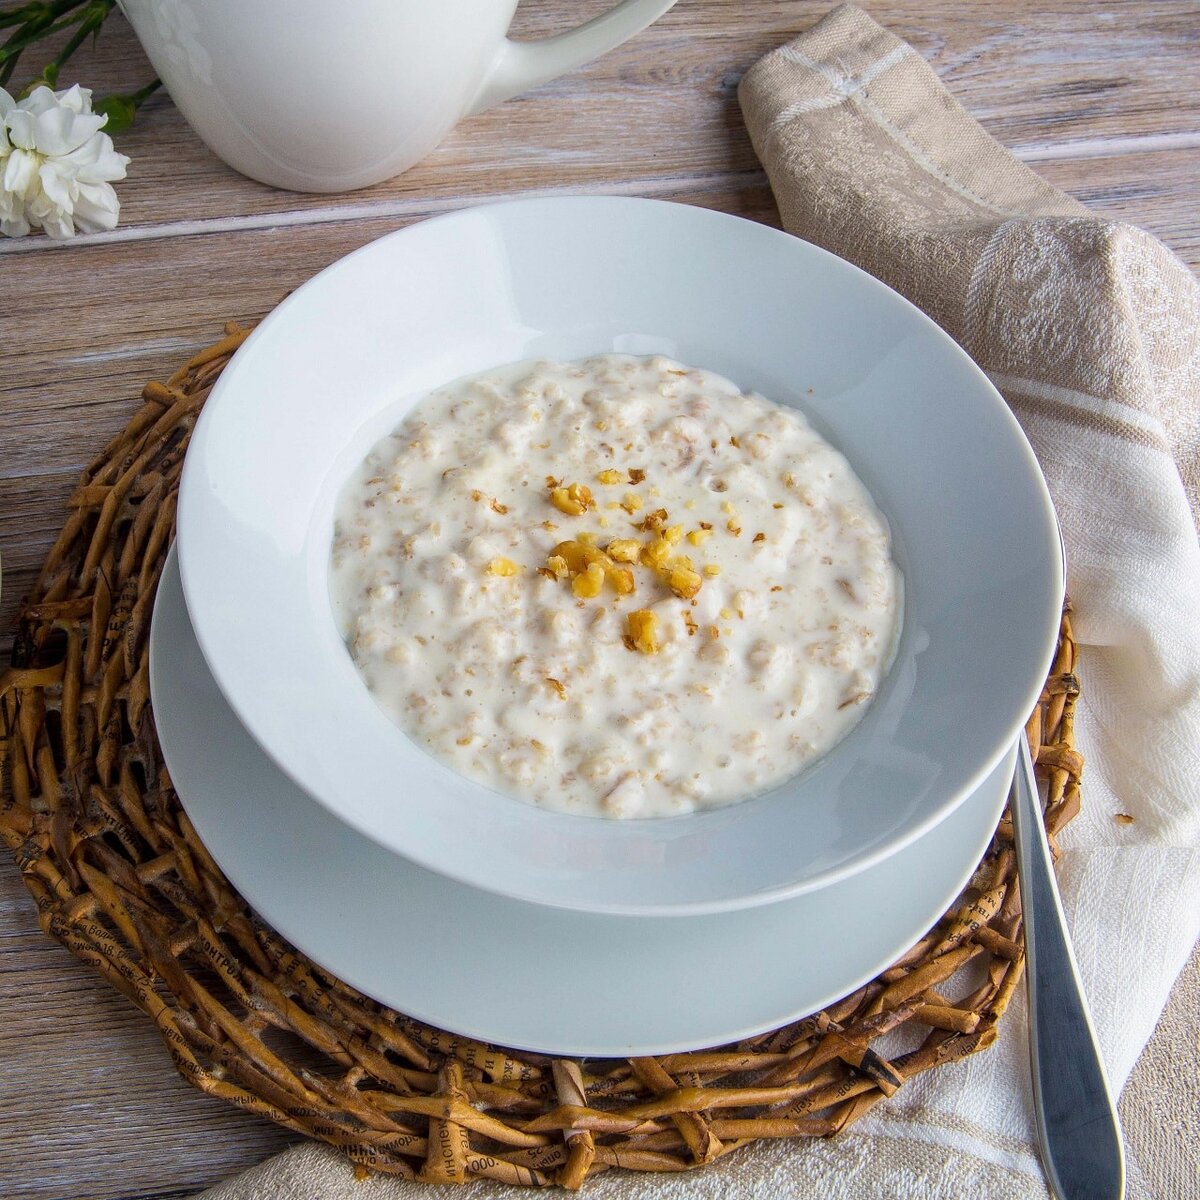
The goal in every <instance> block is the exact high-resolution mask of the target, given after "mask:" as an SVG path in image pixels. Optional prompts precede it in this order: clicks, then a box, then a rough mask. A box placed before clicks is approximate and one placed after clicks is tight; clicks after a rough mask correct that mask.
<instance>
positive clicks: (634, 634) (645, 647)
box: [625, 608, 659, 654]
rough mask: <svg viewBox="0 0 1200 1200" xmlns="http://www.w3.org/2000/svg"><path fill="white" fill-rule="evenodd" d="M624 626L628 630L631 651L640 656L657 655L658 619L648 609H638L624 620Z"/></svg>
mask: <svg viewBox="0 0 1200 1200" xmlns="http://www.w3.org/2000/svg"><path fill="white" fill-rule="evenodd" d="M625 625H626V628H627V629H628V630H629V641H630V642H631V643H632V647H631V648H632V649H634V650H639V651H641V653H642V654H657V653H658V650H659V644H658V617H657V616H656V615H655V614H654V613H652V612H651V611H650V610H649V609H648V608H639V609H638V610H637V611H636V612H631V613H630V614H629V615H628V616H627V617H626V618H625Z"/></svg>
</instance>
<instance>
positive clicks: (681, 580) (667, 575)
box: [659, 555, 704, 600]
mask: <svg viewBox="0 0 1200 1200" xmlns="http://www.w3.org/2000/svg"><path fill="white" fill-rule="evenodd" d="M659 577H660V578H661V579H662V581H663V583H665V584H666V585H667V587H669V588H670V589H671V591H672V592H674V593H675V595H676V596H678V597H679V598H680V599H681V600H690V599H691V598H692V597H693V596H694V595H695V594H696V593H697V592H698V591H699V590H700V585H701V584H702V583H703V582H704V580H703V579H701V578H700V576H699V575H698V574H697V573H696V568H695V567H694V566H693V565H692V560H691V559H690V558H687V557H685V556H684V555H680V556H679V557H678V558H674V559H672V560H671V562H670V564H669V565H668V566H667V567H665V568H663V569H662V570H661V571H660V573H659Z"/></svg>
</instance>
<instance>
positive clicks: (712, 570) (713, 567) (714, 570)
mask: <svg viewBox="0 0 1200 1200" xmlns="http://www.w3.org/2000/svg"><path fill="white" fill-rule="evenodd" d="M704 573H705V575H720V573H721V568H720V567H719V566H717V564H716V563H705V564H704Z"/></svg>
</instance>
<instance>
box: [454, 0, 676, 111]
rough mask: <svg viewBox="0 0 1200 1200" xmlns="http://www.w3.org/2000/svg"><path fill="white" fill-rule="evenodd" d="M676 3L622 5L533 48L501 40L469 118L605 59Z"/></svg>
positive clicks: (650, 0)
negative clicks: (568, 72) (602, 57)
mask: <svg viewBox="0 0 1200 1200" xmlns="http://www.w3.org/2000/svg"><path fill="white" fill-rule="evenodd" d="M674 3H675V0H622V2H621V3H620V4H618V5H617V6H616V7H615V8H611V9H609V10H608V12H606V13H601V14H600V16H598V17H594V18H593V19H592V20H590V21H587V22H585V23H584V24H583V25H580V26H579V27H578V28H576V29H570V30H568V31H567V32H566V33H560V34H557V35H556V36H554V37H548V38H542V39H540V40H539V41H535V42H514V41H513V40H512V39H511V38H505V39H504V41H503V42H502V43H501V45H500V49H499V51H498V52H497V54H496V59H495V61H494V62H493V63H492V68H491V70H490V71H489V72H488V75H487V77H486V78H485V79H484V81H483V83H482V84H481V85H480V88H479V92H478V93H477V94H476V96H475V99H474V100H473V101H472V102H471V106H470V108H468V109H467V114H468V115H474V114H475V113H477V112H482V111H483V110H484V109H485V108H491V106H492V105H493V104H499V103H500V102H501V101H502V100H508V99H510V98H511V97H512V96H517V95H519V94H520V93H521V92H527V91H529V89H530V88H534V87H537V86H538V84H540V83H545V82H547V80H550V79H554V78H556V77H557V76H559V75H563V74H565V73H566V72H567V71H573V70H574V69H575V68H576V67H581V66H583V64H584V63H587V62H591V61H592V59H593V58H599V57H600V55H601V54H607V53H608V52H609V51H610V50H613V49H615V48H616V47H617V46H619V45H620V44H621V43H622V42H627V41H628V40H629V39H630V38H631V37H633V35H634V34H635V33H641V31H642V30H643V29H645V28H646V26H647V25H649V24H650V23H651V22H652V21H656V20H657V19H658V18H659V17H661V16H662V15H663V13H665V12H666V11H667V9H668V8H670V7H671V6H672V5H673V4H674Z"/></svg>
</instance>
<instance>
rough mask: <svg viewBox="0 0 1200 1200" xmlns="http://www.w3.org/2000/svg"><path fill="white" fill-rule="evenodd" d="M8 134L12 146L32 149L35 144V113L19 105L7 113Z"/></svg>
mask: <svg viewBox="0 0 1200 1200" xmlns="http://www.w3.org/2000/svg"><path fill="white" fill-rule="evenodd" d="M8 136H9V138H10V139H11V140H12V144H13V145H14V146H20V147H21V149H22V150H32V149H33V148H34V146H35V145H36V144H37V115H36V114H35V113H31V112H30V111H29V110H28V109H25V108H21V107H20V106H18V107H16V108H14V109H12V110H11V111H10V112H9V114H8Z"/></svg>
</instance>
